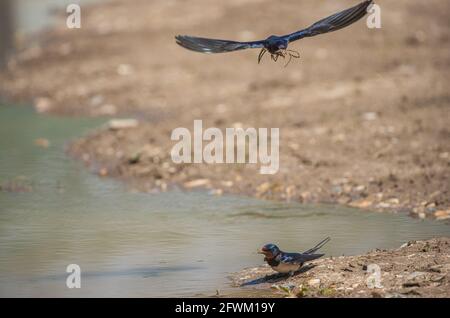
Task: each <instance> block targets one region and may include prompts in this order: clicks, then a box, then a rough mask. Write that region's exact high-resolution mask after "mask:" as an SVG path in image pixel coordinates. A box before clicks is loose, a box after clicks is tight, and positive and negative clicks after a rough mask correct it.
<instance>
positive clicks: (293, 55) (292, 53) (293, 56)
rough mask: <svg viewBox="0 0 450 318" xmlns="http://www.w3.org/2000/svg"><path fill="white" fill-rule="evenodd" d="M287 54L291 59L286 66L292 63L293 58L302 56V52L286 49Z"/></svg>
mask: <svg viewBox="0 0 450 318" xmlns="http://www.w3.org/2000/svg"><path fill="white" fill-rule="evenodd" d="M286 52H287V54H288V55H289V61H288V62H287V63H286V65H285V66H284V67H286V66H288V65H289V63H291V60H292V59H299V58H300V53H299V52H297V51H293V50H286Z"/></svg>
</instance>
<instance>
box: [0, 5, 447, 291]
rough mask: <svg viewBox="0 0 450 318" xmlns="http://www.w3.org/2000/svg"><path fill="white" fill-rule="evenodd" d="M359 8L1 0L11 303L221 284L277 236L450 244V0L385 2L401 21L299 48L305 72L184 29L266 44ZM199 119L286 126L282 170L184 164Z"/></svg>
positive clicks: (2, 239)
mask: <svg viewBox="0 0 450 318" xmlns="http://www.w3.org/2000/svg"><path fill="white" fill-rule="evenodd" d="M358 2H359V0H342V1H336V0H283V1H273V0H227V1H221V0H216V1H213V0H184V1H182V0H152V1H148V0H111V1H74V0H73V1H65V0H64V1H62V0H61V1H57V0H54V1H51V0H47V1H44V0H14V1H6V0H0V29H1V32H0V61H2V62H1V63H2V65H3V68H2V70H1V71H0V101H2V103H1V105H0V149H1V151H0V210H1V214H0V296H4V295H8V296H10V295H13V296H17V295H19V296H23V295H25V296H28V295H38V296H39V295H50V296H52V295H64V296H83V295H89V296H91V295H92V296H98V295H112V296H124V295H125V296H130V295H134V296H149V295H152V296H160V295H167V296H173V295H185V296H186V295H187V296H191V295H212V294H214V293H215V290H216V289H217V288H224V289H226V288H228V287H229V285H228V280H227V278H226V277H227V275H228V274H229V273H231V272H235V271H239V270H240V269H242V268H243V267H247V266H255V264H260V263H261V262H262V259H261V258H260V257H259V256H258V255H256V254H254V251H255V250H256V248H257V247H259V246H260V245H262V244H264V243H267V242H268V241H274V242H275V243H279V244H280V245H281V246H283V248H285V249H289V250H298V249H306V248H309V247H310V246H312V245H314V244H315V243H317V242H318V241H320V240H321V239H323V237H326V236H332V237H333V240H332V242H331V243H330V244H329V245H327V246H326V247H325V249H324V252H325V253H327V255H342V254H353V255H354V254H362V253H365V252H366V251H368V250H370V249H373V248H391V247H392V248H396V247H398V246H400V245H401V244H402V243H403V242H405V241H407V240H412V239H429V238H431V237H438V236H448V235H449V233H450V230H449V219H450V192H449V188H450V187H449V185H450V182H449V180H450V169H449V166H450V144H449V140H450V128H449V125H448V123H449V118H450V117H449V116H450V93H449V90H448V87H449V81H450V72H449V71H450V55H449V51H450V27H449V26H450V24H449V23H450V22H449V21H450V20H449V19H448V16H449V14H450V2H449V1H442V0H428V1H423V0H397V1H387V0H379V1H376V2H377V4H379V5H380V6H381V10H382V11H381V19H382V28H381V29H369V28H367V26H366V23H365V21H364V19H363V20H361V21H359V22H358V23H355V24H354V25H352V26H349V27H348V28H346V29H344V30H340V31H338V32H335V33H331V34H326V35H323V36H318V37H314V38H308V39H304V40H302V41H299V42H296V43H293V44H292V45H291V47H290V48H291V49H294V50H298V51H299V52H300V54H301V58H300V60H295V61H292V63H291V64H290V65H289V66H288V67H287V68H284V67H283V62H282V61H280V62H279V63H273V62H272V61H270V59H268V58H266V59H265V60H264V61H263V62H262V64H261V65H258V63H257V56H258V53H259V52H258V51H257V50H246V51H241V52H235V53H230V54H218V55H203V54H198V53H193V52H190V51H187V50H185V49H183V48H180V47H179V46H177V45H176V43H175V40H174V36H175V35H177V34H188V35H197V36H204V37H213V38H223V39H230V40H242V41H246V40H256V39H264V38H267V37H268V36H269V35H272V34H278V35H280V34H285V33H290V32H293V31H295V30H298V29H301V28H304V27H307V26H309V25H310V24H312V23H314V22H316V21H317V20H319V19H322V18H324V17H326V16H328V15H330V14H332V13H335V12H338V11H340V10H343V9H345V8H348V7H350V6H352V5H355V4H356V3H358ZM69 3H79V4H81V9H82V12H81V20H82V28H81V29H68V28H67V27H66V18H67V13H66V5H67V4H69ZM23 105H26V106H25V107H20V106H23ZM111 119H119V121H120V120H123V119H127V120H128V121H126V123H127V125H126V126H127V127H125V128H118V127H117V126H116V127H114V126H111V125H110V123H111V122H110V120H111ZM130 119H131V121H130ZM195 119H202V120H203V124H204V128H206V127H218V128H221V129H225V128H228V127H243V128H247V127H268V128H271V127H278V128H280V131H281V140H280V147H281V149H280V154H281V164H280V171H279V173H278V174H276V175H273V176H263V175H260V174H259V167H257V166H253V165H175V164H174V163H173V162H172V160H171V157H170V150H171V148H172V146H173V144H174V143H173V142H172V141H171V140H170V135H171V132H172V130H173V129H175V128H177V127H187V128H188V129H192V125H193V120H195ZM122 123H123V122H122ZM130 123H131V124H130ZM67 154H69V155H70V156H68V155H67ZM72 157H73V158H76V159H78V161H76V160H72V159H73V158H72ZM80 163H81V164H80ZM109 177H113V178H109ZM119 181H120V182H119ZM180 189H181V190H185V189H187V190H192V192H189V191H187V192H185V191H180ZM260 199H269V200H260ZM276 201H280V202H276ZM323 203H326V204H325V205H323ZM369 211H370V212H369ZM372 212H394V213H372ZM412 261H414V260H412ZM70 263H79V265H81V267H82V269H83V271H86V273H87V279H86V281H85V282H86V285H85V287H83V289H82V290H81V291H78V292H77V291H76V292H74V293H71V291H70V290H67V288H66V287H65V285H64V283H63V281H64V277H65V272H64V270H65V266H66V265H67V264H70ZM117 282H118V283H117Z"/></svg>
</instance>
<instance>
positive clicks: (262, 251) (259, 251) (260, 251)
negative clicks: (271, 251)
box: [256, 250, 267, 255]
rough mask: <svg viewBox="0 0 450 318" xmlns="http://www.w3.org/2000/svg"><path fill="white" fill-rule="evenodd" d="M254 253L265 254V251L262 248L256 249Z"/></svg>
mask: <svg viewBox="0 0 450 318" xmlns="http://www.w3.org/2000/svg"><path fill="white" fill-rule="evenodd" d="M256 253H258V254H263V255H266V253H267V252H265V251H264V250H258V251H256Z"/></svg>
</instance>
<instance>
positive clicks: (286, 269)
mask: <svg viewBox="0 0 450 318" xmlns="http://www.w3.org/2000/svg"><path fill="white" fill-rule="evenodd" d="M300 267H301V266H300V264H286V263H280V264H279V265H278V266H272V269H273V270H274V271H277V272H278V273H283V274H287V273H292V272H296V271H298V270H299V269H300Z"/></svg>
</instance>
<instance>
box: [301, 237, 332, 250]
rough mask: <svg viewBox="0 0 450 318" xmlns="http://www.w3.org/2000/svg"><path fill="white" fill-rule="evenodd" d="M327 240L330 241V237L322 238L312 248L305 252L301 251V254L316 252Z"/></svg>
mask: <svg viewBox="0 0 450 318" xmlns="http://www.w3.org/2000/svg"><path fill="white" fill-rule="evenodd" d="M329 241H331V238H329V237H327V238H326V239H324V240H323V241H322V242H320V243H319V244H317V245H316V246H314V247H313V248H310V249H309V250H307V251H306V252H303V254H313V253H315V252H317V251H318V250H320V249H321V248H322V247H323V246H324V245H325V244H327V243H328V242H329Z"/></svg>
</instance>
